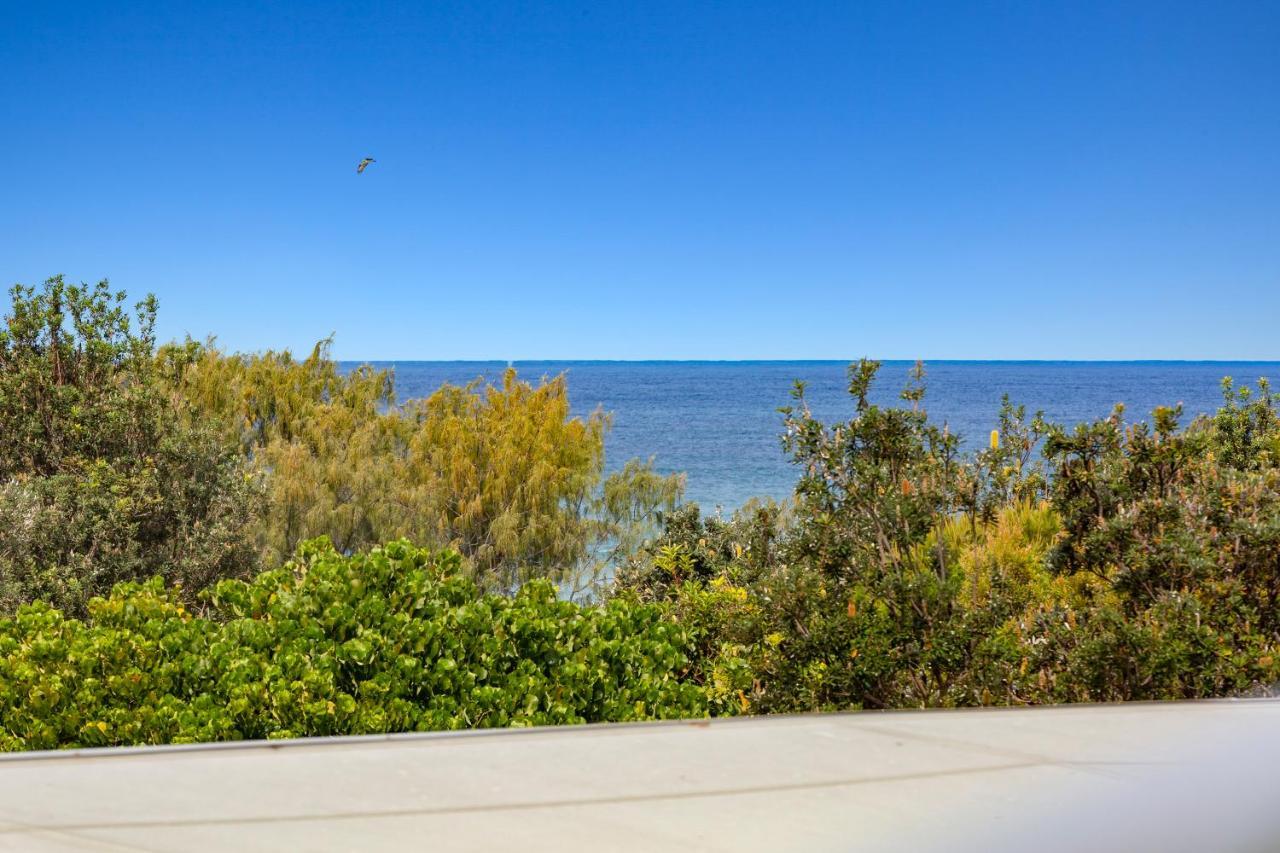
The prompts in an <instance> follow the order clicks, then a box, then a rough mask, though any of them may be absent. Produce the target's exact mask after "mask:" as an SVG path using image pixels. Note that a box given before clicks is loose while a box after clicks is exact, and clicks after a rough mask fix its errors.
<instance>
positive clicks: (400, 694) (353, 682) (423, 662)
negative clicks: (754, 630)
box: [0, 541, 706, 749]
mask: <svg viewBox="0 0 1280 853" xmlns="http://www.w3.org/2000/svg"><path fill="white" fill-rule="evenodd" d="M460 566H461V559H460V557H459V555H458V554H457V553H456V552H453V551H441V552H432V551H429V550H425V549H420V548H415V547H413V546H412V545H410V544H409V543H407V542H395V543H391V544H389V545H387V546H386V547H384V548H378V549H375V550H373V551H372V552H370V553H368V554H363V555H357V556H350V557H347V556H343V555H340V554H338V553H337V552H336V551H334V550H333V548H332V546H331V545H329V544H328V543H327V542H322V541H317V542H312V543H308V544H307V545H306V546H304V547H303V548H302V549H301V550H300V552H299V555H298V558H297V560H296V561H295V562H292V563H289V564H287V565H286V566H285V567H283V568H281V569H278V570H275V571H270V572H266V573H263V574H261V575H259V576H258V577H257V578H255V579H254V580H253V581H251V582H243V581H223V582H221V583H219V584H218V585H217V586H216V587H214V588H213V590H212V591H211V593H210V595H209V596H208V604H209V610H208V613H207V614H206V615H203V616H199V615H194V614H192V613H190V612H188V611H187V610H186V609H185V608H184V606H183V605H182V603H181V602H180V601H179V600H178V599H177V598H175V597H174V595H173V594H172V592H171V591H170V590H166V589H165V588H164V586H163V585H162V583H160V581H159V580H158V579H157V580H154V581H149V582H147V583H145V584H128V585H122V586H120V587H118V588H117V589H116V590H115V591H114V592H113V593H112V595H111V596H110V597H109V598H106V599H95V600H94V601H92V602H91V603H90V604H89V616H88V618H87V619H86V620H84V621H80V620H76V619H69V618H67V617H65V616H64V615H63V614H62V613H60V612H58V611H57V610H55V609H53V608H52V607H49V606H48V605H46V604H33V605H27V606H24V607H23V608H21V609H20V610H19V611H18V613H17V614H16V615H15V616H13V617H11V618H4V619H0V748H3V749H45V748H54V747H71V746H101V745H108V744H147V743H183V742H192V741H215V740H238V739H241V738H276V737H297V736H304V735H333V734H358V733H374V732H397V731H426V730H434V729H456V728H468V727H479V726H528V725H545V724H562V723H584V722H600V721H621V720H643V719H660V718H668V717H689V716H701V715H704V714H705V713H706V705H705V702H704V700H703V698H702V692H701V690H700V689H699V688H698V687H697V686H695V685H693V684H691V683H688V682H687V681H685V680H683V679H682V678H681V677H680V673H682V672H684V671H685V670H686V669H687V667H688V664H689V661H688V652H689V645H688V636H687V633H686V632H685V631H684V630H683V629H681V628H679V627H678V626H676V625H674V624H672V623H671V622H670V621H669V620H666V619H664V618H663V615H662V612H661V610H660V609H659V608H657V607H654V606H652V605H643V604H635V603H631V602H627V601H623V600H619V601H614V602H610V603H608V604H602V605H593V606H585V607H584V606H579V605H576V604H573V603H570V602H566V601H561V600H558V599H557V597H556V594H555V590H554V588H553V587H552V586H551V585H550V584H549V583H547V582H545V581H537V582H533V583H530V584H528V585H526V586H525V587H523V588H522V589H521V590H520V592H519V593H517V594H516V595H515V596H513V597H504V596H498V595H492V594H485V593H482V592H481V591H480V590H479V589H478V588H477V587H476V585H475V584H474V583H473V582H472V581H471V580H469V579H468V578H467V577H465V576H464V575H463V574H461V573H460V572H459V569H460Z"/></svg>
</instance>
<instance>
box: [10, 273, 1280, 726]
mask: <svg viewBox="0 0 1280 853" xmlns="http://www.w3.org/2000/svg"><path fill="white" fill-rule="evenodd" d="M155 313H156V306H155V303H154V300H150V299H148V300H144V301H143V302H141V303H139V304H138V306H136V308H135V310H134V311H132V312H129V311H127V310H126V308H125V296H124V294H121V293H113V292H112V291H111V290H110V289H109V288H108V287H107V286H106V284H105V283H104V284H100V285H98V286H96V287H84V286H73V285H69V284H66V283H65V282H63V281H62V280H61V279H53V280H51V281H49V282H48V283H46V284H45V285H44V286H43V287H42V288H24V287H18V288H15V289H14V291H13V294H12V307H11V310H10V312H9V314H8V316H7V317H6V320H5V325H4V328H3V329H0V422H2V423H3V424H4V425H5V431H4V434H3V435H0V749H33V748H51V747H65V746H77V745H79V746H92V745H104V744H132V743H162V742H186V741H201V740H226V739H238V738H252V737H289V736H303V735H313V734H346V733H371V732H387V731H412V730H427V729H447V728H459V727H472V726H505V725H536V724H549V723H577V722H592V721H606V720H634V719H658V718H672V717H699V716H705V715H734V714H744V713H747V714H752V713H774V712H787V711H808V710H845V709H860V708H901V707H956V706H973V705H989V704H1041V703H1053V702H1073V701H1112V700H1136V699H1177V698H1198V697H1210V696H1231V695H1249V694H1253V693H1260V692H1267V691H1269V690H1270V686H1271V685H1273V684H1275V683H1276V682H1277V681H1280V416H1278V414H1277V406H1276V401H1275V399H1274V398H1273V396H1272V393H1271V390H1270V388H1269V387H1268V386H1267V385H1266V383H1265V382H1260V383H1259V385H1258V386H1257V388H1256V389H1250V388H1247V387H1236V386H1235V385H1234V384H1233V383H1232V382H1231V381H1230V380H1225V381H1224V389H1223V390H1224V400H1223V405H1222V407H1221V409H1220V410H1219V411H1218V412H1217V413H1216V415H1214V416H1212V417H1207V418H1198V419H1194V420H1192V421H1190V422H1186V423H1184V420H1185V419H1184V418H1183V416H1182V413H1181V412H1180V410H1178V409H1177V408H1171V409H1157V410H1156V411H1155V412H1153V413H1150V418H1149V419H1148V420H1145V421H1141V420H1140V421H1128V420H1126V417H1125V412H1124V411H1123V409H1122V408H1117V409H1116V410H1115V411H1114V412H1113V413H1112V414H1111V415H1110V416H1108V417H1106V418H1102V419H1099V420H1097V421H1094V422H1091V423H1085V424H1080V425H1075V426H1071V427H1066V426H1061V425H1056V424H1052V423H1048V422H1047V421H1046V420H1045V419H1044V418H1043V417H1042V416H1040V415H1031V416H1028V414H1027V413H1026V411H1025V410H1024V409H1022V408H1021V407H1018V406H1016V405H1014V404H1013V403H1011V402H1009V401H1006V402H1005V404H1004V406H1003V407H1002V409H1001V410H1000V411H999V412H998V413H993V414H995V415H996V417H997V418H998V427H997V429H996V430H995V431H994V432H993V433H992V435H991V436H990V437H989V440H987V441H986V442H985V446H984V448H983V449H981V450H980V451H978V452H964V451H963V450H962V444H961V441H960V437H959V436H957V435H955V434H954V433H952V432H950V431H949V430H948V429H947V428H946V427H945V426H940V425H938V424H937V423H935V422H934V421H933V420H931V419H930V417H929V415H928V411H927V407H926V402H927V396H926V385H925V374H924V370H923V368H922V367H921V368H919V369H918V370H917V372H916V374H915V375H914V377H913V380H912V382H911V383H910V384H909V386H908V387H907V388H906V389H905V390H904V391H903V393H902V395H901V402H900V403H899V404H897V405H892V406H881V405H876V404H875V403H873V402H872V394H871V389H872V387H873V385H874V383H875V382H876V379H877V371H878V367H879V366H878V364H877V363H875V362H873V361H865V360H864V361H862V362H859V363H857V364H854V365H853V366H852V367H851V369H850V375H849V379H850V381H849V394H850V411H851V416H850V418H849V420H847V421H844V422H840V423H834V424H832V423H824V422H822V421H820V420H819V419H817V418H816V417H815V416H814V415H813V414H812V413H811V411H810V410H809V408H808V406H807V405H806V402H805V389H804V386H803V384H802V383H798V384H797V387H796V389H795V393H794V399H793V401H792V403H791V405H790V406H787V407H785V408H784V409H783V410H782V427H783V434H782V438H781V441H782V449H783V451H784V452H786V453H787V454H788V455H789V456H790V458H791V460H792V461H793V462H794V464H795V468H796V471H797V482H796V487H795V492H794V495H793V497H792V498H791V499H790V500H788V501H786V502H784V503H774V502H770V501H753V502H751V503H750V504H748V505H747V506H746V507H744V508H743V509H741V510H740V511H738V512H737V513H734V514H733V515H732V516H730V517H727V518H725V517H720V516H719V515H713V516H707V515H705V514H703V513H702V512H701V511H700V509H699V508H698V507H697V506H696V505H693V504H685V503H682V502H681V488H682V483H681V481H680V480H679V479H678V478H673V477H668V476H663V475H660V474H658V473H657V472H655V471H654V470H653V468H652V466H650V465H648V464H646V463H644V462H641V461H631V462H629V463H627V464H626V465H624V466H622V467H621V468H620V469H619V472H618V473H616V474H613V475H610V476H605V474H604V470H605V469H604V435H605V432H606V430H607V428H608V420H607V417H606V416H605V415H604V414H603V413H596V414H593V415H591V416H589V417H586V418H577V417H573V416H571V414H570V410H569V405H568V388H567V385H566V382H565V380H564V378H563V377H555V378H551V379H549V380H546V381H544V382H542V383H540V384H538V385H536V386H535V385H532V384H530V383H527V382H525V381H522V380H521V379H519V378H518V377H517V376H516V375H515V374H514V373H513V372H510V371H509V372H508V373H507V374H506V375H505V376H504V378H503V380H502V383H501V384H500V385H499V386H496V387H482V386H480V385H468V386H462V387H458V386H449V385H446V386H444V387H442V388H441V389H439V390H438V391H437V392H435V393H434V394H432V395H431V396H429V397H427V398H426V399H423V400H408V401H401V400H398V399H397V397H396V394H395V384H394V376H393V374H391V373H390V372H387V371H378V370H374V369H371V368H361V369H357V370H353V371H343V370H340V369H339V367H338V365H337V364H336V363H335V362H334V361H333V360H332V358H331V357H330V355H329V350H328V342H321V343H320V344H319V345H317V346H316V348H315V349H314V350H313V351H312V352H311V353H310V354H309V355H308V356H307V357H306V358H303V359H295V358H294V357H292V356H291V355H290V354H289V353H287V352H267V353H262V354H253V355H239V354H231V353H226V352H223V351H222V350H221V349H219V348H218V346H217V345H216V342H213V341H209V342H196V341H190V340H188V341H184V342H179V343H174V344H168V345H164V346H157V344H156V341H155V334H154V323H155ZM780 402H783V401H780Z"/></svg>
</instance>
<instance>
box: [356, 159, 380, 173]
mask: <svg viewBox="0 0 1280 853" xmlns="http://www.w3.org/2000/svg"><path fill="white" fill-rule="evenodd" d="M376 162H378V161H377V160H374V159H373V158H372V157H366V158H364V159H363V160H361V161H360V165H359V166H356V174H357V175H360V174H364V170H365V168H366V167H368V165H369V164H370V163H376Z"/></svg>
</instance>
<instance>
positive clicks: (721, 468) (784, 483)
mask: <svg viewBox="0 0 1280 853" xmlns="http://www.w3.org/2000/svg"><path fill="white" fill-rule="evenodd" d="M373 364H375V365H377V366H380V367H392V368H394V369H395V377H396V388H397V395H398V397H399V398H400V399H401V400H404V399H408V398H412V397H421V396H424V395H427V394H430V393H431V392H432V391H433V390H435V389H436V388H437V387H439V385H440V384H441V383H443V382H454V383H463V382H467V381H470V380H473V379H476V378H484V379H485V380H487V381H491V382H498V381H500V379H501V376H502V371H503V370H504V369H505V368H506V366H507V364H506V362H498V361H494V362H478V361H468V362H425V361H400V362H373ZM515 367H516V370H517V371H518V373H519V375H520V376H521V377H522V378H525V379H529V380H535V381H536V380H538V379H540V378H542V377H544V376H554V375H556V374H558V373H560V372H562V371H563V372H566V373H567V374H568V383H569V396H570V401H571V404H572V406H573V410H574V412H575V413H577V414H587V413H589V412H591V411H592V410H594V409H596V408H597V407H601V408H603V409H604V410H605V411H607V412H611V413H612V414H613V430H612V432H611V433H610V434H609V436H608V439H607V440H606V445H605V453H606V462H607V465H608V468H609V469H610V470H613V469H615V468H617V467H619V466H620V465H621V464H622V463H623V462H624V461H625V460H626V459H628V458H631V457H633V456H639V457H643V458H648V457H650V456H652V457H653V458H654V460H655V462H656V464H657V466H658V467H659V468H660V469H661V470H664V471H683V472H685V473H686V474H687V476H688V481H687V491H686V497H687V498H688V499H690V500H693V501H697V502H698V503H699V504H701V505H702V507H703V508H704V509H705V510H708V511H709V510H711V509H713V508H714V507H716V506H720V507H723V508H724V509H726V510H731V509H733V508H735V507H737V506H739V505H741V504H742V503H743V502H744V501H745V500H747V499H748V498H750V497H752V496H770V497H774V498H783V497H786V496H788V495H789V494H791V490H792V486H793V485H794V483H795V479H796V472H795V470H794V469H793V468H792V467H791V466H790V464H789V463H788V461H787V458H786V456H785V454H784V453H783V451H782V447H781V442H780V438H779V436H780V434H781V424H782V416H781V415H779V414H778V411H777V410H778V407H779V406H785V405H787V404H789V403H790V402H791V398H790V396H789V395H790V391H791V387H792V383H793V381H794V380H796V379H803V380H805V381H806V382H807V383H808V390H807V397H808V400H809V405H810V408H812V409H813V411H814V413H815V414H816V415H818V416H819V417H821V418H823V419H824V420H827V421H828V422H830V421H833V420H837V419H838V420H848V419H849V418H850V417H851V416H852V414H853V401H852V400H851V399H850V397H849V396H848V393H847V390H846V389H847V386H848V381H847V368H848V363H847V362H843V361H755V362H742V361H726V362H713V361H650V362H610V361H518V362H515ZM911 367H912V363H911V362H905V361H902V362H886V363H885V364H884V367H883V368H882V369H881V372H880V381H879V383H878V387H877V390H876V395H875V396H876V401H877V402H880V403H890V402H892V401H894V400H895V399H896V398H897V394H898V392H899V391H900V390H901V389H902V387H903V385H904V384H905V382H906V381H907V374H908V371H909V370H910V369H911ZM926 370H927V373H928V376H927V383H928V388H929V390H928V394H927V396H926V408H927V409H928V411H929V414H930V417H931V418H933V419H935V420H936V421H938V422H939V423H942V422H946V423H947V424H948V425H949V426H950V427H951V429H952V431H954V432H959V433H960V434H961V436H962V437H964V438H966V439H967V440H968V441H969V442H971V443H972V444H975V445H976V444H978V443H980V442H981V441H983V440H985V437H986V435H987V434H988V433H989V432H990V430H991V429H992V428H993V427H994V426H995V422H996V415H997V413H998V412H999V408H1000V397H1001V395H1002V394H1004V393H1008V394H1009V395H1010V397H1011V398H1012V399H1013V401H1014V402H1015V403H1024V404H1026V407H1027V411H1028V413H1029V414H1030V413H1032V412H1034V411H1036V410H1038V409H1043V410H1044V412H1045V415H1046V416H1047V417H1048V418H1050V419H1051V420H1054V421H1057V422H1059V423H1076V422H1079V421H1081V420H1085V419H1091V418H1096V417H1100V416H1104V415H1107V414H1109V413H1110V411H1111V408H1112V407H1113V406H1114V405H1115V404H1116V403H1118V402H1123V403H1124V404H1125V406H1126V416H1127V417H1128V418H1129V419H1131V420H1138V419H1141V418H1143V417H1145V416H1146V415H1148V414H1149V413H1150V412H1151V410H1152V409H1153V408H1155V407H1156V406H1162V405H1173V404H1175V403H1178V402H1181V403H1182V404H1183V405H1184V407H1185V410H1186V412H1187V418H1186V419H1187V420H1189V419H1190V417H1191V416H1192V415H1194V414H1197V413H1202V412H1212V411H1214V410H1215V409H1216V408H1217V407H1218V405H1219V403H1220V402H1221V399H1222V396H1221V389H1220V387H1219V382H1220V380H1221V379H1222V377H1223V376H1232V377H1234V378H1235V379H1236V380H1237V382H1249V383H1253V382H1255V381H1256V380H1257V379H1258V378H1259V377H1263V376H1265V377H1267V378H1269V379H1270V380H1271V381H1272V383H1273V384H1276V383H1277V381H1278V380H1280V362H1066V361H1058V362H1045V361H1026V362H1011V361H998V362H990V361H985V362H979V361H940V362H932V363H929V364H927V365H926Z"/></svg>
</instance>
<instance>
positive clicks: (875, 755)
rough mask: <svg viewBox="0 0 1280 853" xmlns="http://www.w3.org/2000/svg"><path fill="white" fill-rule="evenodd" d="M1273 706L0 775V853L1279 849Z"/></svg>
mask: <svg viewBox="0 0 1280 853" xmlns="http://www.w3.org/2000/svg"><path fill="white" fill-rule="evenodd" d="M1277 759H1280V702H1277V701H1272V700H1247V701H1236V702H1210V703H1194V704H1164V705H1153V704H1141V705H1123V706H1120V705H1116V706H1078V707H1060V708H1045V709H1007V710H982V711H952V712H948V711H943V712H900V713H889V714H877V713H865V714H841V715H830V716H797V717H773V718H755V719H747V720H724V721H714V722H710V723H706V722H698V723H670V724H656V725H623V726H593V727H576V728H548V729H536V730H526V731H501V732H471V733H462V734H445V735H405V736H392V737H381V738H380V737H371V738H345V739H328V740H319V739H318V740H311V741H289V742H284V743H277V744H265V743H254V744H227V745H214V746H203V747H157V748H141V749H117V750H95V751H77V752H61V753H23V754H17V755H9V756H3V757H0V849H6V850H24V851H27V850H30V851H39V850H148V851H198V850H236V851H246V853H247V851H266V850H270V851H275V850H290V851H301V850H324V851H328V850H359V851H368V850H408V849H420V850H433V851H446V850H512V851H544V850H545V851H564V850H592V851H612V850H619V851H632V850H635V851H641V850H643V851H650V850H682V851H683V850H714V851H734V853H741V851H753V850H769V851H778V850H805V851H809V850H818V851H821V850H954V849H958V850H1005V849H1007V850H1026V849H1034V850H1037V851H1049V850H1064V851H1065V850H1082V849H1090V848H1092V849H1093V850H1280V805H1277V796H1276V793H1275V785H1274V783H1273V782H1272V779H1273V778H1274V775H1275V774H1274V772H1273V768H1275V767H1276V766H1277Z"/></svg>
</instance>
